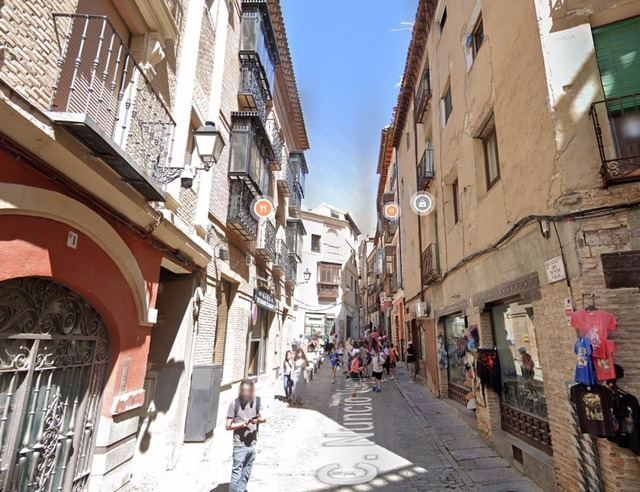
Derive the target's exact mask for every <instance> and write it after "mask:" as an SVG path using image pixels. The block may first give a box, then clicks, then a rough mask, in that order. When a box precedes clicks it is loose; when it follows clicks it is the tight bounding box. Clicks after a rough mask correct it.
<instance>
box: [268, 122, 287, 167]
mask: <svg viewBox="0 0 640 492" xmlns="http://www.w3.org/2000/svg"><path fill="white" fill-rule="evenodd" d="M270 135H271V147H272V148H273V155H274V159H273V161H271V167H272V169H273V170H275V171H280V170H281V169H282V150H283V149H284V140H283V139H282V133H281V132H280V128H278V126H277V124H276V122H275V121H272V125H271V132H270Z"/></svg>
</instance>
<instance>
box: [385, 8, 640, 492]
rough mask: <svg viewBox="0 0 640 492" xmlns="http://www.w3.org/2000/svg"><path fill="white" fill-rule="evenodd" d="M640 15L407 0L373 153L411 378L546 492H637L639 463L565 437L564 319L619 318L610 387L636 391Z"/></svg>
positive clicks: (605, 445) (569, 378) (569, 365)
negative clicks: (391, 218)
mask: <svg viewBox="0 0 640 492" xmlns="http://www.w3.org/2000/svg"><path fill="white" fill-rule="evenodd" d="M639 15H640V6H639V5H638V3H637V2H633V1H614V2H597V1H588V0H584V1H579V2H547V1H534V2H523V3H520V2H507V1H496V2H493V1H491V2H487V1H480V0H478V1H473V2H463V1H458V0H446V1H445V0H440V1H420V2H419V6H418V12H417V16H416V21H415V25H414V28H413V35H412V40H411V44H410V47H409V52H408V55H407V61H406V67H405V73H404V76H403V80H402V85H401V89H400V95H399V98H398V104H397V106H396V108H395V111H394V115H393V119H392V123H391V126H390V130H389V132H390V133H391V135H392V137H391V145H392V147H393V149H394V152H393V154H392V155H391V157H390V158H389V159H386V158H385V157H386V155H384V154H383V152H384V148H383V149H382V150H381V157H380V159H381V161H382V162H383V163H384V166H386V167H387V171H384V170H383V171H382V172H381V171H380V170H379V173H380V175H381V188H382V189H383V190H387V189H389V191H391V190H390V188H389V186H388V184H387V183H385V182H384V181H388V179H387V177H388V175H389V174H393V173H394V172H397V182H396V183H397V187H398V188H397V203H398V204H399V206H400V209H401V215H400V224H399V243H398V244H399V248H400V251H401V257H402V261H401V269H402V276H401V285H400V287H401V290H402V293H403V303H404V306H405V307H404V315H405V322H404V336H405V337H406V338H407V340H413V342H414V345H416V346H418V347H419V354H420V359H421V360H420V366H421V367H420V374H421V375H422V377H423V379H424V382H425V384H427V385H428V386H429V387H430V388H431V389H432V391H433V392H434V393H436V394H437V395H439V396H440V397H442V398H449V399H451V400H452V404H453V405H454V406H456V405H458V408H459V409H460V410H461V411H462V412H465V411H466V412H468V411H469V410H468V408H473V407H475V408H474V410H475V412H474V413H475V419H476V422H477V426H478V429H479V431H480V432H481V433H482V434H483V435H485V437H486V438H487V439H488V440H490V441H491V443H492V444H493V445H494V447H495V448H496V449H497V450H498V451H499V452H500V453H501V454H502V455H504V456H505V457H507V458H509V459H510V460H511V461H512V462H513V464H514V466H516V467H517V468H519V469H521V470H522V471H523V472H524V473H526V474H528V475H529V476H531V477H532V478H533V479H534V480H536V481H537V482H538V483H539V485H540V486H541V487H542V488H543V489H544V490H554V489H558V490H571V491H573V490H634V489H637V488H638V487H639V486H640V462H639V461H638V457H637V456H635V455H634V454H633V453H631V452H630V451H629V450H627V449H623V448H620V447H618V446H616V445H615V444H613V443H611V442H610V441H608V440H606V439H602V438H592V437H591V436H589V435H587V434H581V433H580V431H579V430H578V428H577V427H576V415H575V412H574V409H573V407H572V405H571V403H570V401H569V396H568V395H569V394H568V389H569V387H570V385H571V384H572V382H573V379H574V371H575V356H574V352H573V346H574V342H575V340H576V332H575V330H574V329H573V328H572V327H570V326H569V325H568V321H567V318H568V317H569V316H570V315H571V313H572V312H574V311H577V310H580V309H583V308H591V307H595V308H596V309H599V310H605V311H607V312H609V313H611V314H612V315H613V316H614V317H615V318H616V320H617V323H618V327H617V330H616V331H615V332H612V334H611V339H613V340H614V341H615V342H616V346H617V350H616V352H615V362H616V363H617V364H619V365H620V366H622V367H623V368H624V378H623V379H621V380H619V383H618V384H619V387H620V388H622V389H624V390H626V391H628V392H630V393H632V394H635V395H638V394H639V393H640V388H639V387H638V384H637V383H638V381H640V379H639V378H638V373H637V371H638V364H637V360H636V357H635V354H634V346H635V344H636V342H637V337H636V336H635V335H634V333H635V326H636V325H637V324H638V321H639V320H638V302H639V301H640V298H639V297H638V293H637V292H638V291H637V287H638V285H639V280H638V278H639V277H638V274H637V264H638V242H637V236H638V231H637V229H638V226H637V224H638V221H637V215H638V210H637V207H638V198H639V197H640V187H639V185H638V182H637V177H638V175H639V172H638V169H639V168H640V165H639V161H638V157H637V156H638V136H637V133H636V132H635V131H634V130H632V128H635V126H634V125H635V122H636V121H637V119H638V114H637V104H635V105H634V104H633V103H631V101H634V100H635V99H634V98H637V94H638V92H640V85H638V80H640V79H638V78H637V77H636V75H635V74H636V73H640V65H639V64H638V62H637V61H635V60H636V57H635V56H634V55H633V53H636V52H637V49H638V48H637V47H638V46H640V45H639V44H638V39H637V32H639V31H638V30H637V26H638V25H639V24H638V22H639V21H638V19H639V17H638V16H639ZM379 167H380V166H379ZM394 169H395V171H394ZM423 192H426V193H428V194H429V195H430V196H431V197H433V198H434V199H435V210H433V211H432V212H431V213H428V214H424V215H423V214H420V213H417V212H414V210H415V208H416V207H415V195H416V194H417V193H423ZM391 198H392V197H391V195H390V196H389V198H388V199H387V198H384V197H382V203H380V196H379V197H378V200H379V210H380V205H382V206H384V204H385V203H388V202H389V201H393V200H391ZM412 205H413V207H414V210H412ZM383 221H384V216H383V214H381V223H382V224H384V222H383ZM381 229H383V230H384V228H383V227H381ZM389 237H390V238H393V235H391V234H389ZM391 241H393V239H391ZM469 347H472V348H473V349H475V348H477V347H481V348H489V347H492V348H493V347H495V348H497V354H498V356H499V359H500V362H501V364H502V365H503V371H502V372H503V384H502V386H501V388H500V389H501V394H498V392H497V391H494V390H492V389H490V388H489V387H486V386H485V387H482V386H481V385H480V386H478V385H477V384H476V383H477V379H476V375H475V374H474V373H473V371H469V368H473V363H472V361H470V359H469V358H468V356H467V355H465V354H466V353H468V349H469ZM525 356H526V357H527V359H526V360H527V363H526V364H527V367H528V369H527V374H525V372H524V370H523V369H522V368H523V367H524V366H525V363H524V362H523V361H524V360H525ZM529 365H530V366H531V367H530V368H529ZM507 373H508V376H509V377H504V375H505V374H507ZM525 379H526V381H525ZM470 388H471V389H472V391H470ZM470 400H472V401H470ZM465 407H466V408H465Z"/></svg>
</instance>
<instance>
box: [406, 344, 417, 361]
mask: <svg viewBox="0 0 640 492" xmlns="http://www.w3.org/2000/svg"><path fill="white" fill-rule="evenodd" d="M415 361H416V350H415V349H414V348H413V347H409V348H408V349H407V362H415Z"/></svg>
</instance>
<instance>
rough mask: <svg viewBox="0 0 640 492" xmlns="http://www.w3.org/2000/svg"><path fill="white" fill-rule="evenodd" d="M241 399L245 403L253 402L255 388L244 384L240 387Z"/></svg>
mask: <svg viewBox="0 0 640 492" xmlns="http://www.w3.org/2000/svg"><path fill="white" fill-rule="evenodd" d="M240 399H241V400H242V401H244V402H248V401H251V400H253V386H250V385H248V384H243V385H242V386H241V387H240Z"/></svg>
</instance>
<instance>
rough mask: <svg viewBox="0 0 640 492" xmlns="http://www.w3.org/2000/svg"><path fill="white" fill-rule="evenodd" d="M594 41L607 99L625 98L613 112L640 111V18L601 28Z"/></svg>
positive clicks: (613, 104) (612, 105)
mask: <svg viewBox="0 0 640 492" xmlns="http://www.w3.org/2000/svg"><path fill="white" fill-rule="evenodd" d="M593 38H594V41H595V45H596V57H597V60H598V67H599V68H600V77H601V79H602V88H603V89H604V93H605V96H606V98H607V99H615V98H622V99H619V100H617V101H611V102H609V103H608V104H607V107H608V108H609V111H620V110H626V109H632V108H635V109H636V110H638V109H640V17H633V18H631V19H626V20H623V21H620V22H615V23H613V24H608V25H606V26H602V27H598V28H596V29H594V30H593ZM634 95H635V97H634Z"/></svg>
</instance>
